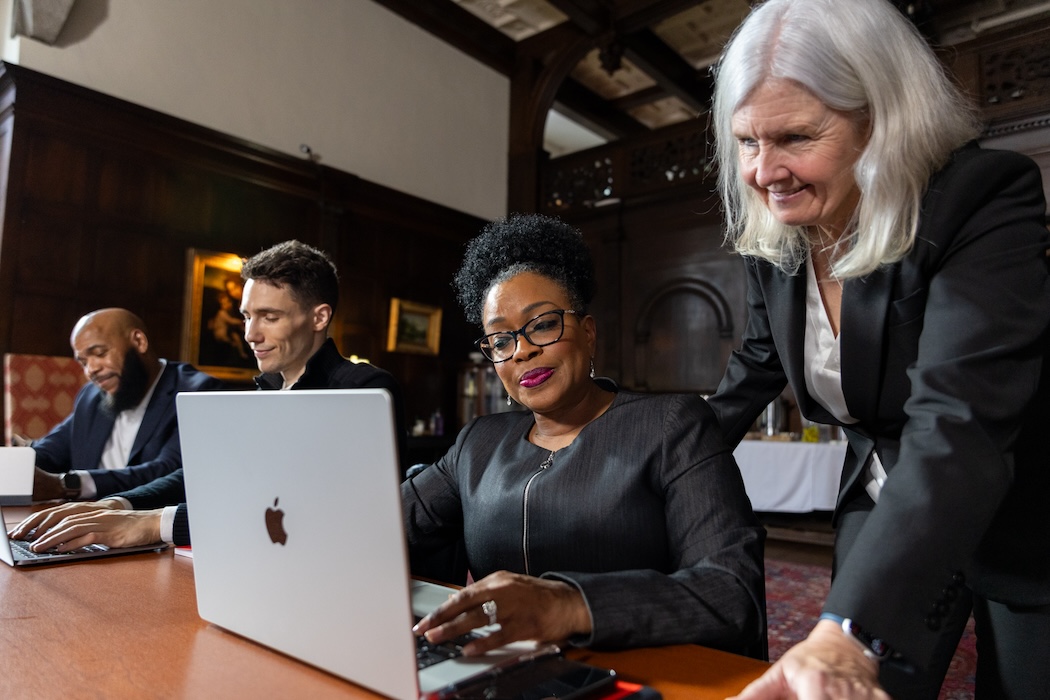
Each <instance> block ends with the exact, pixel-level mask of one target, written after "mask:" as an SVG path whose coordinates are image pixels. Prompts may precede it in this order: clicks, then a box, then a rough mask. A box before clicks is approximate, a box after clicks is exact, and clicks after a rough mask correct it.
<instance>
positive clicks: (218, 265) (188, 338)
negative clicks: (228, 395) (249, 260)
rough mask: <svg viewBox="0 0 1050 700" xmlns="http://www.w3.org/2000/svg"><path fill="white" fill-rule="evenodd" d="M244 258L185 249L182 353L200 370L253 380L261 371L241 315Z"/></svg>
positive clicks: (238, 379)
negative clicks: (247, 337)
mask: <svg viewBox="0 0 1050 700" xmlns="http://www.w3.org/2000/svg"><path fill="white" fill-rule="evenodd" d="M243 262H244V261H243V259H242V258H241V257H240V256H239V255H237V254H235V253H219V252H215V251H211V250H201V249H199V248H189V249H188V250H187V251H186V292H185V301H184V304H183V317H182V357H183V359H184V360H185V361H186V362H189V363H190V364H192V365H194V366H196V367H197V369H199V370H201V371H202V372H207V373H208V374H210V375H212V376H213V377H217V378H218V379H223V380H227V381H234V382H250V381H251V380H252V377H254V376H255V375H257V374H258V373H259V367H258V365H257V364H256V362H255V357H254V355H253V354H252V351H251V348H250V347H249V346H248V343H247V342H245V340H244V319H243V318H242V316H241V313H240V304H241V294H242V292H243V289H244V281H243V280H242V279H241V265H242V263H243Z"/></svg>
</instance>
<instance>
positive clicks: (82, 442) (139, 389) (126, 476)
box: [30, 308, 222, 500]
mask: <svg viewBox="0 0 1050 700" xmlns="http://www.w3.org/2000/svg"><path fill="white" fill-rule="evenodd" d="M69 343H70V345H71V346H72V348H73V356H74V357H75V358H76V360H77V362H79V363H80V365H81V367H83V368H84V374H85V376H87V378H88V380H90V381H89V382H88V383H87V384H85V385H84V387H83V388H82V389H81V390H80V393H78V394H77V397H76V401H75V402H74V404H73V413H71V414H70V415H69V416H68V417H67V418H66V419H65V420H63V421H62V422H61V423H59V424H58V425H57V426H56V427H55V428H54V429H53V430H52V431H51V432H50V433H48V434H47V435H45V436H44V437H42V438H40V439H39V440H36V441H34V442H32V443H30V446H31V447H32V448H33V449H34V450H35V451H36V466H37V469H36V478H35V479H34V483H33V498H34V499H35V500H48V499H54V498H65V499H95V498H102V497H103V496H108V495H110V494H113V493H117V492H118V491H124V490H126V489H130V488H132V487H135V486H138V485H140V484H145V483H148V482H150V481H153V480H154V479H156V478H157V477H160V476H164V475H165V474H169V473H171V472H173V471H175V470H176V469H179V468H180V467H181V466H182V453H181V449H180V445H179V429H178V423H177V422H176V416H175V394H176V393H178V392H180V391H210V390H215V389H221V388H222V382H220V381H219V380H218V379H215V378H214V377H212V376H210V375H207V374H205V373H203V372H200V371H199V370H197V369H196V368H194V367H193V366H192V365H188V364H186V363H182V362H170V361H168V360H164V359H162V358H158V357H157V355H156V353H155V352H154V350H153V348H152V347H151V346H150V342H149V338H148V336H147V334H146V325H145V324H144V323H143V322H142V319H140V318H139V317H138V316H136V315H135V314H133V313H131V312H130V311H128V310H127V309H116V308H113V309H100V310H98V311H92V312H91V313H89V314H87V315H86V316H84V317H82V318H81V319H80V320H79V321H77V323H76V325H75V326H74V327H73V332H72V334H71V335H70V339H69Z"/></svg>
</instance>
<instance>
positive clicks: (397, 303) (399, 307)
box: [386, 297, 441, 355]
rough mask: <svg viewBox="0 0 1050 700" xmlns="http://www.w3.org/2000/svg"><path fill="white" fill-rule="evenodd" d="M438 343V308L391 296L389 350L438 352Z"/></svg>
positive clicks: (439, 326)
mask: <svg viewBox="0 0 1050 700" xmlns="http://www.w3.org/2000/svg"><path fill="white" fill-rule="evenodd" d="M440 346H441V309H440V307H437V306H428V305H426V304H419V303H416V302H414V301H406V300H404V299H398V298H397V297H394V298H392V299H391V300H390V329H389V331H388V333H387V341H386V349H387V350H388V351H389V352H414V353H418V354H422V355H437V354H438V349H439V348H440Z"/></svg>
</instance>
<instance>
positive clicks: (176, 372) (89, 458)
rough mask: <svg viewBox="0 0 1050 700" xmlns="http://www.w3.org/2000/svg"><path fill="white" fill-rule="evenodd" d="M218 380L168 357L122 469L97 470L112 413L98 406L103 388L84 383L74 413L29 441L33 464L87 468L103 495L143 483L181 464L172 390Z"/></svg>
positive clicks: (211, 386) (208, 387) (202, 387)
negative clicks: (126, 462)
mask: <svg viewBox="0 0 1050 700" xmlns="http://www.w3.org/2000/svg"><path fill="white" fill-rule="evenodd" d="M222 386H223V384H222V382H220V381H219V380H218V379H216V378H215V377H212V376H211V375H208V374H205V373H203V372H201V371H199V370H197V369H196V368H194V367H193V366H192V365H188V364H185V363H183V362H168V363H167V364H166V365H165V367H164V371H163V372H161V375H160V379H158V380H157V387H156V389H154V390H153V396H152V397H151V398H150V402H149V405H148V406H147V407H146V413H145V414H144V415H143V416H142V424H141V425H140V426H139V431H138V433H137V434H136V435H135V443H134V444H133V445H132V446H131V453H130V454H129V455H128V466H127V467H125V468H124V469H99V468H98V464H99V460H101V459H102V450H103V449H104V448H105V446H106V441H107V440H109V435H110V433H112V432H113V422H114V418H113V416H112V415H110V414H109V413H107V412H106V411H104V410H102V407H101V404H102V390H101V389H99V388H98V387H97V386H95V385H94V384H92V383H90V382H89V383H88V384H85V385H84V387H83V388H82V389H81V390H80V392H79V393H78V394H77V397H76V400H75V402H74V404H73V412H72V413H71V414H69V416H67V417H66V419H65V420H64V421H62V422H61V423H59V424H58V425H57V426H55V428H54V429H53V430H52V431H51V432H50V433H48V434H47V435H45V436H44V437H42V438H40V439H39V440H36V441H34V442H33V449H34V450H35V451H36V465H37V466H38V467H40V468H41V469H43V470H45V471H49V472H53V473H59V472H67V471H70V470H74V469H83V470H87V471H88V472H90V473H91V476H92V478H93V479H94V481H95V487H96V488H97V490H98V494H97V497H98V498H102V497H103V496H108V495H110V494H113V493H116V492H117V491H122V490H124V489H129V488H132V487H133V486H138V485H139V484H144V483H147V482H149V481H152V480H153V479H156V478H157V477H160V476H164V475H165V474H168V473H169V472H172V471H174V470H175V469H178V468H180V467H181V466H182V453H181V450H180V445H179V429H178V421H177V420H176V416H175V394H176V393H178V392H180V391H214V390H216V389H220V388H222Z"/></svg>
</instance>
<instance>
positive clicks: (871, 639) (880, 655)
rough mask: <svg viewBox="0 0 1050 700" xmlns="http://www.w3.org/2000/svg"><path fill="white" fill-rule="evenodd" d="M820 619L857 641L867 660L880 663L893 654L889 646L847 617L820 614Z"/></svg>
mask: <svg viewBox="0 0 1050 700" xmlns="http://www.w3.org/2000/svg"><path fill="white" fill-rule="evenodd" d="M820 619H821V620H830V621H831V622H834V623H835V624H836V625H838V626H839V627H841V628H842V632H843V634H845V635H846V636H847V637H850V638H851V639H853V640H855V641H857V642H858V643H859V644H860V646H861V648H862V651H863V652H864V656H866V657H868V658H869V659H873V660H874V661H878V662H882V661H885V660H886V659H888V658H889V657H890V655H891V654H892V653H893V649H892V648H891V647H890V645H889V644H887V643H886V642H885V641H883V640H882V639H880V638H878V637H876V636H875V635H873V634H871V633H870V632H868V631H867V630H865V629H864V628H863V627H861V626H860V625H858V624H857V623H856V622H855V621H854V620H852V619H850V618H848V617H842V616H841V615H835V614H834V613H821V614H820Z"/></svg>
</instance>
